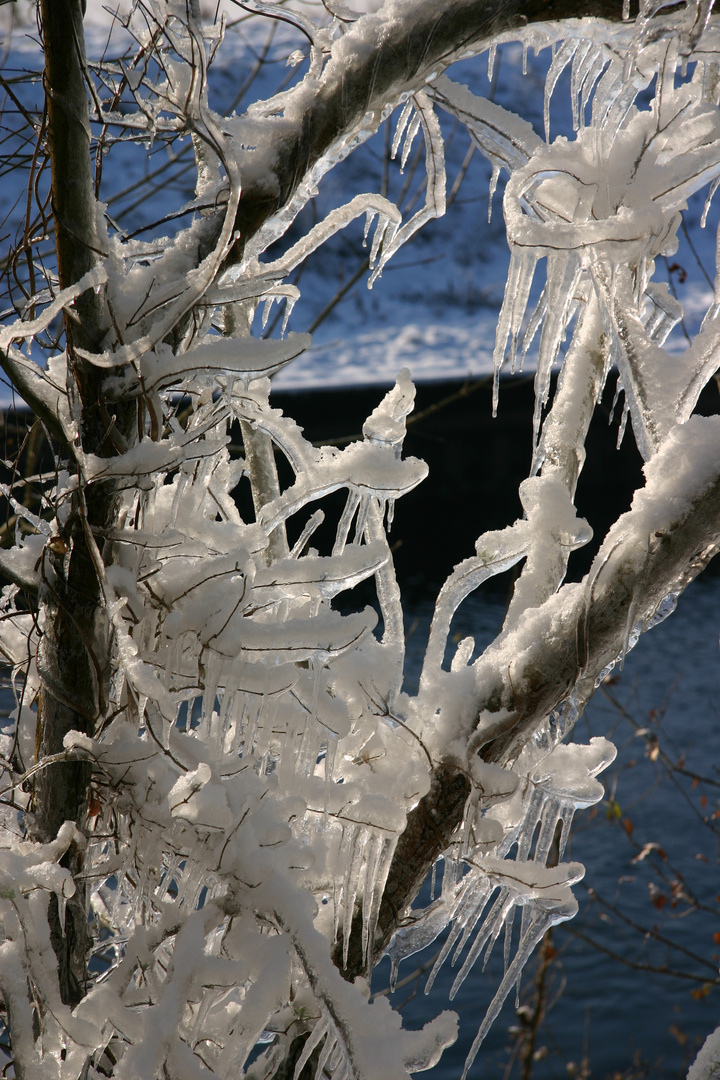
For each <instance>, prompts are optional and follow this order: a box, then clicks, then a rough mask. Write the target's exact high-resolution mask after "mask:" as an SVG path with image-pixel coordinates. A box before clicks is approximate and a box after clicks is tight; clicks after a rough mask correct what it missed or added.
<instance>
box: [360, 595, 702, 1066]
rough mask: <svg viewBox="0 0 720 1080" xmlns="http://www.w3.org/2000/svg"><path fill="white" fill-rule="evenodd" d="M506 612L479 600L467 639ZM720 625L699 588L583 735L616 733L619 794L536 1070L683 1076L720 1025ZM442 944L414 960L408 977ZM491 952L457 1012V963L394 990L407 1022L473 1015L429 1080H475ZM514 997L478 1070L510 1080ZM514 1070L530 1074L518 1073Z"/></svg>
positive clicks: (604, 817) (594, 710) (593, 844)
mask: <svg viewBox="0 0 720 1080" xmlns="http://www.w3.org/2000/svg"><path fill="white" fill-rule="evenodd" d="M502 613H503V605H502V604H501V603H499V602H494V601H492V600H490V601H488V600H477V599H473V598H470V599H469V601H467V602H466V604H465V608H464V610H463V611H462V612H461V614H460V617H459V623H460V625H458V626H457V628H455V627H454V629H457V631H458V633H459V636H464V635H465V634H467V633H473V632H474V633H475V634H476V637H477V639H478V643H479V644H480V643H481V642H482V641H487V640H489V639H490V637H491V636H492V635H493V634H494V633H495V632H496V628H497V626H498V624H499V622H500V621H501V619H502ZM428 616H429V607H428V608H420V609H419V610H418V611H417V612H416V613H415V615H414V616H413V617H412V618H411V622H410V625H412V622H413V619H414V618H417V619H418V623H417V625H416V627H415V630H414V632H413V634H412V636H411V637H410V641H409V644H408V647H409V652H410V653H411V656H412V655H414V656H415V657H416V658H418V659H419V657H420V655H421V650H422V639H423V628H424V624H425V621H426V619H427V618H428ZM719 629H720V581H719V580H717V579H707V580H703V579H701V580H699V581H697V582H696V583H695V584H694V585H692V586H691V587H690V589H688V590H687V592H686V593H685V594H684V595H683V597H682V598H681V599H680V602H679V605H678V609H677V611H676V612H675V613H674V614H673V615H672V616H671V617H670V618H669V619H668V620H667V621H666V622H665V623H663V624H662V625H660V626H659V627H656V628H655V629H654V630H652V631H651V632H649V633H648V634H646V635H645V636H644V637H643V638H641V640H640V642H639V643H638V645H637V646H636V648H635V650H634V651H633V652H632V653H631V654H630V655H629V657H628V658H627V662H626V664H625V668H624V670H623V671H622V672H621V673H620V674H619V677H618V678H617V681H615V682H614V683H613V685H611V686H608V687H606V688H605V690H606V691H607V694H608V695H611V696H612V700H611V699H610V697H609V696H606V694H604V693H603V691H602V690H601V691H598V693H597V694H596V697H595V698H594V700H593V701H592V702H591V704H590V706H589V707H588V709H587V711H586V713H585V715H584V716H583V717H582V718H581V720H580V721H579V722H578V725H577V727H576V729H575V733H574V738H575V739H576V741H578V742H586V741H587V740H588V739H589V738H590V737H591V736H592V735H601V734H602V735H607V736H609V737H610V738H611V739H613V741H614V742H615V743H616V745H617V747H618V758H617V760H616V762H615V763H614V765H613V766H611V767H610V768H609V769H608V770H607V771H606V773H604V774H603V777H602V779H603V780H604V782H605V786H606V793H607V798H606V800H605V801H604V802H603V803H602V804H600V805H598V806H597V807H595V808H593V809H592V810H590V811H585V812H581V813H578V815H577V816H576V818H575V824H574V829H573V838H572V841H571V847H570V850H569V852H568V856H567V857H568V858H572V859H573V860H577V861H580V862H582V863H584V864H585V866H586V876H585V880H584V882H582V883H581V884H580V885H579V886H576V887H575V892H576V895H577V898H578V900H579V903H580V912H579V914H578V916H577V917H576V919H574V920H573V921H572V922H571V923H568V924H566V925H565V926H561V927H559V928H556V930H555V931H554V935H553V941H552V946H553V949H554V950H555V951H556V955H555V957H554V959H553V960H552V962H551V963H550V965H549V967H548V970H547V981H548V987H547V993H546V996H545V999H544V1004H545V1009H546V1013H547V1015H546V1016H545V1019H544V1021H543V1023H542V1024H541V1025H540V1028H539V1033H538V1037H537V1041H536V1044H535V1049H536V1057H537V1060H536V1061H535V1062H534V1064H533V1069H532V1075H533V1076H534V1077H538V1078H543V1080H545V1078H550V1077H563V1076H580V1075H586V1076H589V1075H592V1076H593V1077H603V1078H604V1077H612V1078H613V1080H614V1078H616V1077H617V1078H619V1077H622V1078H624V1080H631V1078H634V1077H636V1076H637V1077H640V1076H652V1077H676V1076H684V1075H685V1072H686V1071H687V1067H688V1064H689V1061H691V1060H692V1058H693V1057H694V1054H695V1052H696V1048H697V1046H698V1045H699V1044H701V1043H702V1041H703V1040H704V1038H705V1037H706V1036H707V1034H708V1033H709V1032H710V1031H711V1030H712V1029H713V1028H714V1027H715V1026H716V1025H717V1024H718V1023H720V978H719V977H718V962H719V961H720V944H719V943H720V903H718V900H720V895H719V894H720V874H719V873H718V852H719V850H720V846H719V845H718V839H719V835H718V825H719V824H720V772H719V771H718V765H720V652H719V650H718V630H719ZM678 764H680V766H681V767H682V768H684V769H685V770H686V773H682V772H680V771H679V769H678V768H677V766H678ZM688 774H695V775H696V776H698V777H702V778H704V779H700V780H697V779H695V778H694V776H693V775H688ZM715 813H717V814H718V818H717V820H714V819H713V815H714V814H715ZM646 845H658V846H659V848H661V849H662V850H661V851H658V849H657V848H656V847H655V848H647V847H646ZM643 852H645V854H644V856H643V857H642V858H638V857H639V856H640V855H642V854H643ZM715 934H717V935H718V937H717V940H715V939H714V936H713V935H715ZM436 949H437V945H433V946H430V948H429V949H428V950H427V954H421V955H420V956H418V957H413V958H412V959H410V960H408V961H406V962H405V964H404V971H403V968H401V970H400V979H402V978H403V976H404V975H408V974H410V973H411V972H412V970H413V963H414V961H417V962H418V963H422V962H424V961H425V962H427V959H428V958H429V957H430V956H432V955H433V954H434V952H435V951H436ZM682 950H686V951H682ZM494 959H496V958H492V959H491V961H490V963H489V965H488V970H487V972H485V973H483V972H482V971H481V970H480V966H479V965H478V966H477V967H476V969H475V970H474V971H473V972H472V973H471V975H470V976H469V978H468V979H467V981H466V982H465V984H464V986H463V988H462V990H461V992H460V994H459V995H458V997H457V998H456V999H455V1001H454V1003H452V1004H450V1003H449V1002H448V1000H447V990H448V988H449V986H450V984H451V982H452V977H453V975H454V972H452V971H451V969H449V968H448V969H447V970H446V971H444V972H443V978H442V979H440V980H438V982H437V983H436V985H435V988H434V989H433V994H432V997H431V998H427V997H425V996H424V994H423V992H422V990H423V985H424V978H426V976H425V977H423V978H419V979H417V980H415V981H414V982H413V983H411V984H409V985H407V986H405V987H402V988H401V989H399V990H398V991H397V992H396V993H395V995H394V996H393V998H392V1000H393V1002H394V1003H396V1004H400V1003H401V1002H403V1001H406V1004H404V1005H403V1007H402V1011H403V1014H404V1016H405V1018H406V1020H405V1022H406V1024H407V1026H410V1027H414V1026H420V1025H421V1024H422V1023H424V1022H426V1021H427V1020H428V1019H429V1018H430V1017H432V1016H434V1015H436V1014H437V1013H438V1012H440V1011H441V1010H442V1009H443V1008H448V1007H450V1008H454V1009H455V1010H456V1011H457V1012H458V1013H459V1015H460V1020H461V1028H460V1038H459V1040H458V1043H457V1044H456V1045H455V1046H454V1047H452V1048H451V1049H450V1050H448V1051H447V1052H446V1054H445V1056H444V1058H443V1060H442V1061H441V1063H440V1065H438V1066H437V1067H436V1069H435V1070H433V1071H432V1072H431V1073H428V1076H429V1077H433V1078H435V1080H445V1078H447V1080H450V1078H451V1077H452V1078H455V1077H458V1076H459V1074H460V1072H461V1071H462V1067H463V1064H464V1060H465V1055H466V1053H467V1051H468V1049H469V1047H470V1045H471V1043H472V1040H473V1038H474V1036H475V1033H476V1031H477V1028H478V1026H479V1023H480V1020H481V1018H482V1015H483V1013H484V1011H485V1008H486V1006H487V1004H488V1002H489V1001H490V1000H491V998H492V996H493V993H494V990H495V987H496V985H497V982H498V980H499V977H500V964H499V963H497V962H493V961H494ZM497 959H499V958H497ZM387 968H388V964H387V961H384V962H383V964H382V965H381V966H380V968H379V970H378V973H377V975H376V980H375V983H374V985H375V986H377V987H380V986H381V985H383V978H384V979H385V982H387V974H386V970H387ZM672 972H674V973H675V974H671V973H672ZM535 974H536V964H535V962H534V961H531V963H530V964H529V966H528V968H526V973H525V978H524V981H523V989H522V992H521V1005H528V1006H530V1007H531V1008H532V1007H533V1006H534V1005H535V1003H536V994H535V987H534V977H535ZM413 994H414V996H413ZM408 998H410V1000H406V999H408ZM514 1004H515V1003H514V995H513V1000H512V1001H511V1000H508V1001H507V1002H506V1004H505V1007H504V1009H503V1012H502V1013H501V1015H500V1017H499V1018H498V1020H497V1021H496V1024H495V1027H494V1029H493V1030H492V1032H491V1033H490V1035H489V1036H488V1038H487V1040H486V1042H485V1044H484V1045H483V1047H482V1048H481V1050H480V1053H479V1055H478V1057H477V1059H476V1062H475V1065H474V1066H473V1069H472V1071H471V1074H470V1075H471V1076H476V1077H480V1076H497V1077H503V1076H506V1075H510V1074H509V1073H508V1072H507V1070H508V1067H509V1063H510V1061H511V1055H512V1050H513V1047H515V1048H517V1042H518V1040H517V1037H516V1036H515V1035H514V1034H513V1032H512V1031H511V1029H512V1028H518V1027H521V1026H522V1021H521V1019H519V1018H518V1016H517V1015H516V1012H515V1007H514ZM583 1062H585V1068H586V1071H585V1072H584V1073H583ZM512 1075H514V1076H520V1075H521V1071H520V1068H519V1066H518V1065H516V1066H515V1071H514V1072H513V1073H512Z"/></svg>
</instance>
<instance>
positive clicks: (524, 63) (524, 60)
mask: <svg viewBox="0 0 720 1080" xmlns="http://www.w3.org/2000/svg"><path fill="white" fill-rule="evenodd" d="M522 50H523V58H522V73H523V75H527V59H528V47H527V41H525V39H524V38H523V43H522Z"/></svg>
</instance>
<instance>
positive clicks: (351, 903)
mask: <svg viewBox="0 0 720 1080" xmlns="http://www.w3.org/2000/svg"><path fill="white" fill-rule="evenodd" d="M367 839H368V831H367V829H366V828H364V827H363V826H358V830H357V831H356V833H355V836H354V842H353V846H352V851H351V853H350V858H349V860H348V862H347V864H346V867H345V879H344V881H343V967H347V958H348V948H349V946H350V931H351V930H352V921H353V912H354V910H355V899H356V897H357V895H358V893H362V890H363V885H364V884H365V882H364V877H365V844H366V843H367Z"/></svg>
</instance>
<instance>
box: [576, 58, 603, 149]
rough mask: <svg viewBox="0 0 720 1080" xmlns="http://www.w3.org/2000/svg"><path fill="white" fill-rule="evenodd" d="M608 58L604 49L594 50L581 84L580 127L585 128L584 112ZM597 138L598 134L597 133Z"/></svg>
mask: <svg viewBox="0 0 720 1080" xmlns="http://www.w3.org/2000/svg"><path fill="white" fill-rule="evenodd" d="M608 62H609V58H608V57H607V55H606V54H605V50H604V48H602V47H601V48H599V49H597V48H596V49H594V51H593V59H592V64H591V65H590V68H589V70H588V72H587V75H586V77H585V80H584V82H583V87H582V94H581V98H580V122H581V127H583V128H584V126H585V112H586V109H587V106H588V103H589V101H590V98H591V97H592V93H593V90H594V89H595V87H596V86H597V81H598V79H599V78H600V76H601V75H602V73H603V70H604V68H605V66H606V64H608ZM597 135H598V137H599V135H600V133H599V132H598V133H597Z"/></svg>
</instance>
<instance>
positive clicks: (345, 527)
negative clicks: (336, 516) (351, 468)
mask: <svg viewBox="0 0 720 1080" xmlns="http://www.w3.org/2000/svg"><path fill="white" fill-rule="evenodd" d="M359 504H360V495H359V494H358V492H357V491H353V490H350V491H348V496H347V502H346V503H345V509H344V510H343V512H342V516H341V517H340V521H339V522H338V527H337V536H336V538H335V544H334V546H333V550H332V553H333V555H341V554H342V553H343V551H344V550H345V545H346V544H347V538H348V533H349V532H350V526H351V524H352V519H353V517H354V516H355V511H356V510H357V508H358V506H359Z"/></svg>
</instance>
